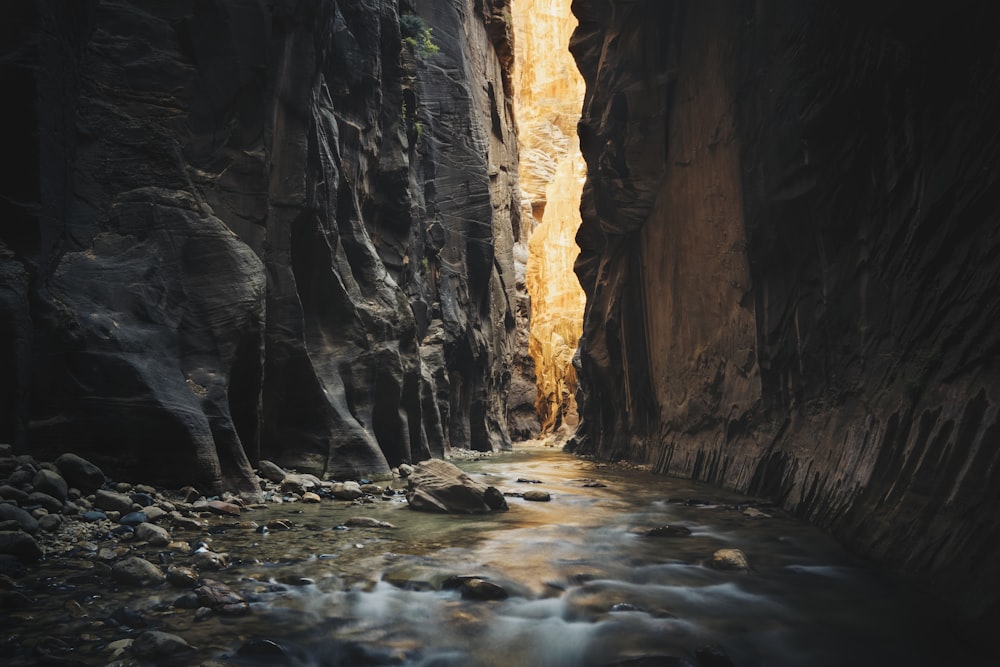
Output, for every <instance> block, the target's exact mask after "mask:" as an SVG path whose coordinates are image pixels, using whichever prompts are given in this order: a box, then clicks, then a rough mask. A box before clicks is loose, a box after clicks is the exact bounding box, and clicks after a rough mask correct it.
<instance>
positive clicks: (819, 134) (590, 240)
mask: <svg viewBox="0 0 1000 667" xmlns="http://www.w3.org/2000/svg"><path fill="white" fill-rule="evenodd" d="M724 4H725V6H722V3H695V2H690V3H684V2H638V3H625V2H613V1H610V0H576V1H575V2H574V3H573V8H574V12H575V13H576V15H577V17H578V18H579V20H580V27H579V28H578V30H577V31H576V33H575V34H574V37H573V42H572V47H571V48H572V51H573V53H574V55H575V56H576V58H577V62H578V63H579V65H580V68H581V71H582V72H583V74H584V77H585V79H586V80H587V86H588V88H587V97H586V102H585V107H584V112H583V119H582V121H581V125H580V138H581V145H582V148H583V153H584V156H585V158H586V160H587V164H588V180H587V184H586V186H585V190H584V197H583V203H582V211H583V218H584V222H583V226H582V227H581V229H580V232H579V234H578V242H579V245H580V247H581V255H580V258H579V260H578V261H577V265H576V270H577V273H578V275H579V276H580V279H581V282H582V283H583V285H584V288H585V290H586V292H587V299H588V301H587V311H586V318H585V324H584V337H583V342H582V343H581V367H582V374H581V383H582V385H583V391H582V397H581V403H582V408H581V413H582V418H583V424H582V426H581V429H580V431H579V435H578V439H577V440H576V442H575V443H574V445H575V447H576V449H578V450H579V451H584V452H591V453H596V454H598V455H600V456H602V457H604V458H628V459H632V460H635V461H639V462H643V463H648V464H650V465H652V466H653V467H654V468H655V469H656V470H657V471H660V472H664V473H669V474H673V475H681V476H685V477H693V478H698V479H703V480H707V481H710V482H714V483H718V484H723V485H726V486H729V487H733V488H737V489H741V490H744V491H748V492H751V493H755V494H762V495H768V496H772V497H774V498H777V499H779V500H780V501H782V502H783V503H784V505H785V506H786V507H788V508H790V509H792V510H794V511H795V512H796V513H797V514H799V515H800V516H803V517H806V518H809V519H811V520H813V521H815V522H816V523H818V524H819V525H821V526H824V527H826V528H829V529H830V530H832V531H833V532H834V533H835V534H836V535H838V536H840V537H841V538H842V539H843V540H844V541H845V542H846V543H847V544H849V545H850V546H852V547H853V548H854V549H855V550H857V551H858V552H860V553H862V554H865V555H868V556H872V557H875V558H877V559H879V560H881V561H882V562H885V563H888V564H891V565H894V566H900V567H902V568H904V569H906V570H909V571H911V572H914V573H919V574H920V575H922V576H924V577H926V579H927V581H928V582H929V583H930V584H932V585H933V586H934V587H935V588H936V589H937V590H938V591H940V592H942V593H944V594H945V595H946V596H947V597H948V599H949V600H950V601H951V602H952V603H953V604H954V605H955V607H956V608H957V609H959V610H960V613H961V617H962V618H965V619H966V620H968V621H970V622H972V623H977V624H978V626H977V627H980V628H985V627H988V626H989V623H990V622H991V621H994V622H995V621H996V620H998V619H1000V565H998V563H1000V559H998V558H997V557H998V555H1000V554H998V553H997V545H998V544H1000V519H998V517H1000V504H998V503H1000V493H998V490H1000V462H998V456H1000V449H998V448H997V447H996V440H997V435H998V433H1000V421H998V411H1000V375H998V374H997V364H998V361H1000V359H998V353H1000V329H998V328H997V327H996V322H997V321H998V316H1000V299H998V298H997V294H998V293H1000V292H998V289H1000V260H998V258H1000V231H998V230H1000V224H998V222H1000V221H998V219H997V216H998V213H997V212H998V211H1000V189H998V187H997V174H998V166H1000V162H998V156H1000V153H998V141H1000V133H998V132H997V129H996V127H997V126H996V122H995V119H996V118H997V117H998V114H1000V88H998V87H997V86H996V81H997V80H998V77H1000V50H998V49H997V47H996V40H995V38H994V36H993V35H992V34H991V32H990V30H991V28H990V27H989V26H991V25H992V24H991V23H990V21H988V20H987V13H986V12H987V7H986V5H985V4H983V3H971V2H961V3H951V4H946V3H942V4H936V5H920V6H917V5H912V4H907V3H901V2H890V3H880V4H878V5H877V6H876V5H862V4H860V3H843V2H838V1H833V0H814V1H811V2H802V3H792V2H758V3H749V4H748V3H739V2H735V1H734V2H729V3H724Z"/></svg>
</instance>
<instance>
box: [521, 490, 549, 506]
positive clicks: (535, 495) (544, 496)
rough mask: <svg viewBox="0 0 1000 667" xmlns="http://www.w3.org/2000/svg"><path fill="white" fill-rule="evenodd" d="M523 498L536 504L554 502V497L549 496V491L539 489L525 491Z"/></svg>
mask: <svg viewBox="0 0 1000 667" xmlns="http://www.w3.org/2000/svg"><path fill="white" fill-rule="evenodd" d="M523 497H524V499H525V500H530V501H532V502H536V503H547V502H549V501H550V500H552V496H551V495H549V492H548V491H539V490H538V489H532V490H531V491H525V492H524V496H523Z"/></svg>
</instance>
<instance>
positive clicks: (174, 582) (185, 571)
mask: <svg viewBox="0 0 1000 667" xmlns="http://www.w3.org/2000/svg"><path fill="white" fill-rule="evenodd" d="M167 581H168V582H170V585H171V586H177V587H178V588H191V587H193V586H195V585H196V584H197V583H198V573H197V572H195V571H194V570H192V569H191V568H189V567H185V566H183V565H171V566H170V568H169V569H168V570H167Z"/></svg>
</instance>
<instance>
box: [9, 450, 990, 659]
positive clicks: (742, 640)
mask: <svg viewBox="0 0 1000 667" xmlns="http://www.w3.org/2000/svg"><path fill="white" fill-rule="evenodd" d="M459 465H461V467H463V468H464V469H465V470H467V471H468V472H470V473H471V474H473V475H474V476H476V477H477V478H480V479H482V481H484V482H486V483H488V484H492V485H494V486H496V487H498V488H500V489H501V490H504V491H514V492H523V491H526V490H528V489H542V490H546V491H548V492H550V493H551V495H552V500H551V502H528V501H525V500H523V499H521V498H518V497H511V498H509V499H508V500H509V503H510V511H508V512H506V513H499V514H494V515H490V516H451V515H436V514H424V513H418V512H413V511H411V510H409V509H408V507H407V505H406V503H405V501H404V500H403V499H402V498H401V497H398V496H397V498H396V499H395V500H392V501H384V500H378V501H376V502H375V503H371V504H366V505H363V506H357V505H352V504H350V503H345V502H340V501H324V502H323V503H322V504H318V505H305V504H301V503H295V504H282V505H275V506H271V507H269V508H268V509H262V510H257V511H255V512H252V513H247V514H245V515H244V517H241V518H240V520H236V519H232V520H228V521H227V520H222V519H220V520H217V521H215V522H214V527H213V528H212V531H211V534H210V535H208V536H207V539H210V540H211V546H212V548H213V549H214V550H216V551H225V552H228V554H229V557H230V559H231V562H232V565H231V566H230V567H229V568H228V569H227V570H225V571H222V572H218V573H212V574H211V575H209V576H211V577H212V578H214V579H217V580H219V581H222V582H224V583H226V584H228V585H229V586H230V587H232V588H233V589H234V590H236V591H238V592H240V593H241V594H242V595H244V596H245V597H246V598H247V599H248V600H250V602H251V611H250V613H249V614H247V615H244V616H238V617H226V616H220V615H215V614H212V615H207V616H204V615H202V614H197V615H196V613H195V611H193V610H188V609H178V608H175V607H174V606H173V601H174V600H175V599H176V598H177V597H179V596H180V594H181V592H180V591H178V589H176V588H171V587H169V586H166V585H164V586H162V587H158V588H154V589H136V588H127V587H122V588H117V587H116V586H115V585H114V584H113V583H112V582H111V580H110V579H109V578H108V577H107V575H106V572H105V571H103V568H102V566H100V564H97V563H95V562H94V560H93V559H90V558H85V557H81V558H78V559H74V558H64V559H62V560H61V561H60V563H59V564H58V565H55V564H51V565H46V566H45V567H44V568H42V569H40V570H39V571H38V572H37V573H29V574H28V575H27V576H26V577H25V579H24V582H23V583H24V585H25V586H26V587H27V588H28V590H30V591H31V595H32V596H33V597H34V600H35V604H34V605H33V606H32V607H30V608H29V609H26V610H20V611H17V612H7V611H5V612H4V616H3V617H0V618H3V620H4V626H5V628H4V633H5V635H6V649H5V655H6V657H4V658H3V659H2V660H0V662H5V664H10V665H21V664H25V665H27V664H34V658H33V657H32V656H34V657H37V655H38V651H35V652H34V653H30V652H27V651H22V652H18V651H17V650H16V649H14V648H12V645H14V644H18V643H21V644H23V645H25V646H27V645H32V644H35V643H39V642H42V643H44V642H45V641H49V642H56V643H57V644H58V643H59V642H62V643H63V645H66V644H69V645H72V646H73V647H74V648H75V649H76V650H75V651H74V653H73V655H72V659H73V660H76V661H78V663H77V664H101V665H103V664H108V663H109V662H111V661H112V654H111V650H110V647H109V644H111V642H113V641H114V640H116V639H120V638H123V637H128V636H130V635H134V634H135V633H136V632H137V630H136V629H135V628H131V627H129V625H128V624H127V623H126V624H125V625H119V624H117V623H114V622H109V621H108V620H107V619H108V618H110V617H111V616H112V615H114V613H115V611H116V610H119V612H120V610H121V609H122V607H128V609H130V610H132V611H133V612H136V616H137V617H138V618H141V619H142V620H141V622H137V623H136V624H137V625H141V624H145V625H146V626H147V627H150V628H155V629H158V630H163V631H166V632H170V633H173V634H176V635H179V636H181V637H183V638H185V639H186V640H187V641H188V642H189V643H190V644H191V645H193V646H194V647H196V650H194V651H192V652H188V653H185V654H181V655H179V656H177V657H176V658H172V659H171V660H169V661H165V660H161V661H159V662H158V663H157V664H177V665H199V664H223V665H330V666H341V665H344V666H346V665H415V666H416V665H423V666H428V667H429V666H432V665H433V666H436V667H437V666H439V667H443V666H451V665H462V666H463V667H468V666H472V667H475V666H484V667H486V666H493V665H496V666H501V665H502V666H505V667H511V666H514V667H517V666H522V665H524V666H529V665H530V666H552V667H577V666H595V667H599V666H604V665H616V664H622V665H625V664H628V665H685V664H693V665H724V664H729V663H726V662H712V660H713V658H712V657H711V655H710V654H708V653H705V652H704V649H703V648H702V647H705V646H713V647H715V649H714V650H715V651H716V653H717V652H718V651H719V650H723V651H724V652H725V653H726V654H727V655H728V656H729V659H730V660H731V661H732V664H733V665H735V666H736V667H765V666H766V667H781V666H786V665H787V666H798V665H810V666H826V665H830V666H834V665H851V666H852V667H867V666H873V667H874V666H876V665H877V666H885V665H907V666H919V665H941V664H964V663H962V662H961V660H962V657H961V649H962V647H963V644H962V643H961V642H960V641H957V640H956V639H954V638H953V637H952V636H951V634H950V632H949V631H948V629H947V628H948V625H947V623H946V622H945V621H944V620H942V619H941V618H940V614H939V613H937V612H936V609H937V607H936V605H935V602H934V601H933V600H932V599H931V598H929V597H926V596H924V595H922V594H921V593H920V591H919V589H918V587H916V586H914V585H913V583H912V582H910V583H907V582H900V581H897V580H895V579H894V578H892V577H889V576H887V575H886V574H884V573H882V572H880V571H879V570H877V569H875V568H874V567H872V566H871V565H869V564H867V563H865V562H863V561H859V560H857V559H855V558H852V557H851V556H849V555H848V554H847V553H845V552H844V551H843V550H842V549H841V548H840V547H838V545H837V544H836V543H835V542H834V541H833V540H832V539H831V538H829V537H827V536H825V535H824V534H822V533H821V532H819V531H817V530H815V529H813V528H811V527H809V526H806V525H803V524H802V523H800V522H798V521H796V520H793V519H791V518H789V517H788V516H786V515H785V514H783V513H782V512H780V511H779V510H776V509H774V508H768V507H762V508H760V509H761V510H762V511H764V512H765V513H767V514H769V515H771V516H770V517H769V518H752V517H750V516H747V514H745V513H744V511H743V509H744V508H745V503H746V502H747V499H746V498H745V497H743V496H739V495H737V494H733V493H730V492H725V491H720V490H718V489H715V488H712V487H708V486H705V485H700V484H696V483H693V482H689V481H682V480H674V479H669V478H664V477H660V476H653V475H650V474H648V473H645V472H641V471H635V470H624V469H620V468H615V467H611V466H604V465H600V464H596V463H594V462H590V461H586V460H581V459H577V458H574V457H571V456H569V455H566V454H563V453H561V452H556V451H553V450H546V449H540V448H534V449H528V450H523V451H518V452H516V453H513V454H504V455H498V456H493V457H491V458H488V459H485V460H482V461H467V462H459ZM519 479H521V480H534V481H535V482H536V483H528V482H525V481H520V482H519V481H518V480H519ZM751 513H753V512H752V511H751ZM352 516H368V517H373V518H376V519H379V520H382V521H387V522H390V523H392V524H394V525H395V526H396V528H392V529H388V528H352V529H348V530H345V529H343V526H342V525H341V524H342V523H343V522H344V521H345V520H346V519H347V518H349V517H352ZM275 519H284V520H286V521H287V522H289V523H290V524H291V526H292V529H291V530H288V531H281V532H279V531H271V532H270V533H268V534H261V533H258V532H256V531H255V530H253V528H252V525H248V523H247V521H248V520H253V521H254V522H256V523H258V524H264V523H267V522H269V521H273V520H275ZM668 524H669V525H673V526H684V527H687V528H689V529H690V531H691V535H690V536H685V537H659V538H655V537H648V536H645V535H643V534H642V533H643V531H645V530H648V529H651V528H656V527H659V526H663V525H668ZM338 526H340V528H339V529H338V528H337V527H338ZM178 534H179V533H178ZM186 539H190V540H191V541H192V542H193V541H196V540H197V539H206V538H205V536H198V535H196V534H189V537H187V538H186ZM720 548H738V549H741V550H743V551H744V552H745V553H746V554H747V556H748V557H749V559H750V563H751V571H750V572H748V573H741V572H725V571H717V570H713V569H710V568H708V567H706V566H705V565H704V563H705V561H706V560H707V559H709V558H710V557H711V555H712V553H713V552H714V551H715V550H717V549H720ZM138 552H139V553H140V554H141V555H144V556H146V557H147V558H148V559H149V560H151V561H153V562H157V560H159V562H161V563H178V564H184V563H185V562H186V561H187V559H188V556H187V555H186V554H185V553H182V552H169V551H163V552H162V553H161V552H160V551H158V550H155V549H150V548H149V547H146V548H144V549H139V551H138ZM456 575H458V576H465V575H475V576H477V577H479V578H481V579H486V580H488V581H490V582H494V583H496V584H498V585H500V586H501V587H502V588H503V589H504V590H506V591H507V593H508V597H507V598H506V599H502V600H489V601H483V600H472V599H463V597H462V595H461V593H460V592H459V590H458V589H455V588H453V587H449V586H447V582H448V578H449V577H454V576H456ZM119 618H120V616H119ZM699 648H702V652H701V653H696V652H697V651H698V649H699ZM668 656H670V657H668ZM714 659H716V660H717V659H718V658H714ZM699 660H700V662H699ZM685 661H686V662H685ZM970 664H971V663H970Z"/></svg>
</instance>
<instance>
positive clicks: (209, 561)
mask: <svg viewBox="0 0 1000 667" xmlns="http://www.w3.org/2000/svg"><path fill="white" fill-rule="evenodd" d="M191 564H192V565H194V566H195V567H196V568H198V569H199V570H224V569H226V567H227V566H228V563H227V562H226V555H225V554H217V553H215V552H214V551H196V552H195V553H193V554H192V555H191Z"/></svg>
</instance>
